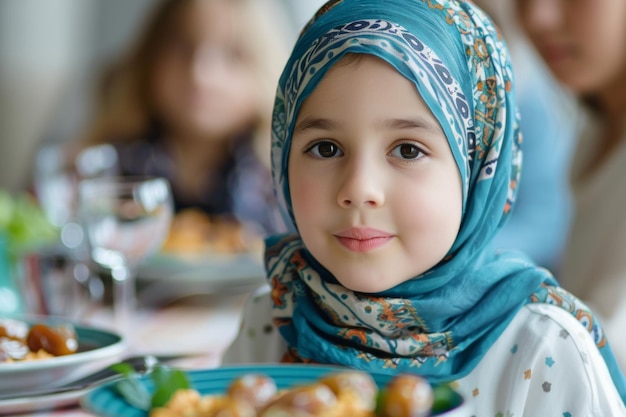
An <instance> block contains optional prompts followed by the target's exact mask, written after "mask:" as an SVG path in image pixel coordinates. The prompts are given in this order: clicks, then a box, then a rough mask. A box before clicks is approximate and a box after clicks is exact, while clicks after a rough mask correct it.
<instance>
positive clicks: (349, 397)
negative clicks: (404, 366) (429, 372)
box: [150, 370, 434, 417]
mask: <svg viewBox="0 0 626 417" xmlns="http://www.w3.org/2000/svg"><path fill="white" fill-rule="evenodd" d="M433 401H434V396H433V389H432V387H431V385H430V384H429V383H428V381H426V380H425V379H424V378H422V377H420V376H417V375H405V374H399V375H397V376H395V377H393V378H392V379H391V381H390V382H389V384H388V385H387V386H386V387H384V388H382V389H380V390H379V389H378V386H377V385H376V383H375V382H374V380H373V378H372V377H371V376H370V375H369V374H367V373H364V372H360V371H354V370H346V371H337V372H334V373H331V374H329V375H327V376H325V377H323V378H320V379H319V380H317V381H314V382H312V383H309V384H302V385H297V386H294V387H291V388H289V389H285V390H277V389H276V384H275V383H274V382H273V380H272V379H271V378H270V377H269V376H266V375H262V374H254V373H251V374H245V375H243V376H241V377H239V378H236V379H234V380H233V381H232V382H231V384H230V386H229V387H228V388H227V390H226V392H225V393H224V394H221V395H217V394H216V395H204V396H203V395H201V394H200V393H198V392H197V391H195V390H193V389H191V388H186V389H179V390H176V391H175V392H174V393H173V395H172V396H171V399H170V400H169V401H168V402H166V403H165V404H164V405H163V406H161V407H154V408H152V409H151V411H150V417H181V416H185V417H218V416H219V417H225V416H230V417H286V416H294V417H314V416H315V417H341V416H349V417H424V416H428V415H430V412H431V409H432V407H433Z"/></svg>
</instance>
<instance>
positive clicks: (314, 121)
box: [294, 117, 337, 132]
mask: <svg viewBox="0 0 626 417" xmlns="http://www.w3.org/2000/svg"><path fill="white" fill-rule="evenodd" d="M336 126H337V124H336V123H335V122H333V121H331V120H329V119H322V118H310V117H307V118H305V119H304V120H301V121H300V122H299V123H298V124H297V125H296V127H295V128H294V132H303V131H305V130H310V129H319V130H332V129H333V128H335V127H336Z"/></svg>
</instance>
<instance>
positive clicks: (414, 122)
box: [294, 117, 439, 132]
mask: <svg viewBox="0 0 626 417" xmlns="http://www.w3.org/2000/svg"><path fill="white" fill-rule="evenodd" d="M381 125H382V126H383V127H384V128H386V129H394V130H411V129H422V130H428V131H438V130H439V126H438V125H436V124H433V123H432V122H431V121H429V120H426V119H424V118H421V117H417V118H412V119H388V120H384V121H383V122H382V123H381ZM335 128H337V123H336V122H334V121H332V120H330V119H324V118H305V119H304V120H301V121H300V122H299V123H298V124H297V125H296V127H295V128H294V132H303V131H306V130H314V129H319V130H332V129H335Z"/></svg>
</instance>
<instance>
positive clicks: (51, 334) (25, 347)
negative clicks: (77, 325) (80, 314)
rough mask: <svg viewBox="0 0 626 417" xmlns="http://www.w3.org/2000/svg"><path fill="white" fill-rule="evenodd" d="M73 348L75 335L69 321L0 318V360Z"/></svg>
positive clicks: (35, 356)
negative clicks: (44, 322) (32, 322)
mask: <svg viewBox="0 0 626 417" xmlns="http://www.w3.org/2000/svg"><path fill="white" fill-rule="evenodd" d="M77 350H78V338H77V336H76V331H75V329H74V327H73V326H72V325H69V324H63V325H55V326H53V325H47V324H43V323H34V324H29V323H27V322H25V321H21V320H16V319H8V318H3V319H1V318H0V363H9V362H23V361H28V360H35V359H47V358H53V357H56V356H64V355H70V354H72V353H76V351H77Z"/></svg>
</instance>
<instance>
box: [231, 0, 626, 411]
mask: <svg viewBox="0 0 626 417" xmlns="http://www.w3.org/2000/svg"><path fill="white" fill-rule="evenodd" d="M512 81H513V80H512V74H511V69H510V64H509V59H508V54H507V50H506V47H505V45H504V44H503V42H502V41H501V40H500V39H499V38H498V35H497V33H496V31H495V29H494V28H493V26H492V24H491V22H490V21H489V20H488V19H487V17H486V16H485V15H484V14H483V13H482V12H481V11H480V10H478V9H477V8H476V7H475V6H473V5H472V3H470V2H458V1H445V0H428V1H426V0H425V1H419V0H388V1H385V2H381V1H380V0H335V1H332V2H329V3H327V4H326V5H325V6H324V7H322V9H321V10H320V11H319V12H318V14H317V15H316V17H315V18H314V19H313V20H312V22H311V23H310V24H309V25H308V26H307V27H306V28H305V30H304V31H303V33H302V35H301V37H300V39H299V40H298V42H297V44H296V46H295V49H294V52H293V54H292V56H291V58H290V60H289V61H288V63H287V66H286V69H285V70H284V72H283V75H282V77H281V79H280V84H279V89H278V94H277V98H276V104H275V108H274V123H273V143H272V166H273V178H274V181H275V189H276V191H277V195H278V197H279V201H280V203H281V205H282V207H283V209H284V211H283V213H284V215H285V218H286V220H289V221H290V222H292V224H293V226H294V227H295V228H296V229H297V234H295V235H283V236H275V237H272V238H269V239H267V252H266V266H267V271H268V278H269V281H270V288H269V289H264V290H261V291H260V292H259V293H257V294H255V297H254V298H253V299H252V301H251V302H250V303H249V304H248V306H247V307H246V311H245V315H244V318H243V323H242V329H241V332H240V334H239V336H238V338H237V339H236V340H235V342H234V344H233V345H232V347H231V349H230V350H229V351H228V352H227V353H226V355H225V362H228V363H232V362H256V361H279V360H282V361H297V362H314V363H325V364H340V365H345V366H348V367H351V368H357V369H362V370H366V371H372V372H386V373H394V374H395V373H399V372H415V373H417V374H420V375H422V376H425V377H427V378H428V379H429V380H430V381H432V382H433V383H438V382H444V381H446V382H451V381H453V383H454V386H455V387H456V388H457V389H458V390H459V391H460V392H461V393H462V394H463V395H464V396H465V398H466V399H467V400H468V401H469V402H470V403H471V404H472V407H473V408H474V409H475V415H476V416H497V415H502V416H505V415H510V416H539V415H542V416H576V415H580V416H583V415H584V416H608V415H610V416H623V415H626V409H625V408H624V402H623V400H624V399H626V389H625V385H624V379H623V376H622V374H621V372H620V370H619V369H618V368H617V366H616V364H615V360H614V357H613V354H612V352H611V349H610V347H609V345H608V342H607V340H606V339H605V337H604V335H603V333H602V329H601V327H600V325H599V324H598V323H597V322H596V321H595V319H594V316H593V315H592V314H591V312H589V311H588V310H587V308H586V307H585V306H584V305H583V304H582V303H580V301H578V300H577V299H576V298H575V297H573V296H572V295H570V294H569V293H567V292H565V291H563V290H562V289H560V288H559V287H557V286H556V282H555V281H554V279H553V278H552V276H551V275H550V273H549V272H548V271H546V270H545V269H541V268H537V267H536V266H534V265H533V264H532V263H531V262H530V261H528V260H527V258H525V257H524V256H523V255H521V254H520V253H511V252H502V253H494V252H492V251H491V250H490V249H489V245H490V243H491V240H492V238H493V236H494V235H495V233H496V232H497V231H498V229H499V228H500V227H501V226H502V225H503V224H504V223H505V222H506V219H507V217H508V215H509V214H510V212H511V209H512V205H513V204H514V200H515V194H516V185H517V182H518V179H519V176H520V164H521V152H520V150H519V142H520V140H521V138H520V136H519V134H518V122H517V119H516V108H515V105H514V103H515V97H514V93H513V84H512ZM270 318H271V322H272V323H273V326H272V325H270Z"/></svg>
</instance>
